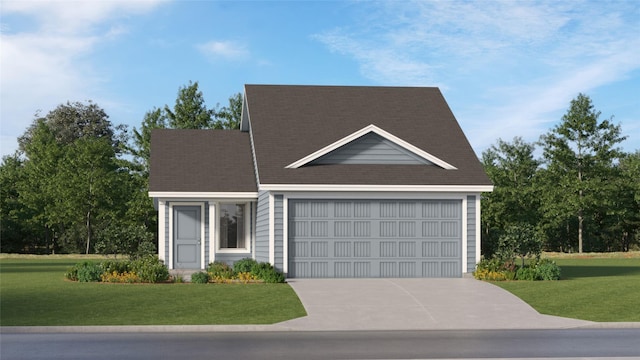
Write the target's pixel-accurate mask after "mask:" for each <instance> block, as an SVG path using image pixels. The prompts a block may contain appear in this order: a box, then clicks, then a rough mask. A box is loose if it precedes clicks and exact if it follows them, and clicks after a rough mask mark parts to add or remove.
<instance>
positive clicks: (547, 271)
mask: <svg viewBox="0 0 640 360" xmlns="http://www.w3.org/2000/svg"><path fill="white" fill-rule="evenodd" d="M535 269H536V275H537V278H538V279H540V280H560V272H561V270H560V267H559V266H558V264H556V262H555V261H553V260H550V259H542V260H540V261H538V262H537V263H536V267H535Z"/></svg>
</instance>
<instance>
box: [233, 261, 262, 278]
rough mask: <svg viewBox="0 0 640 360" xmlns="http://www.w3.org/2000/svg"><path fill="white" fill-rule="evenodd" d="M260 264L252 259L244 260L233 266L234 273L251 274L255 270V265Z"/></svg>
mask: <svg viewBox="0 0 640 360" xmlns="http://www.w3.org/2000/svg"><path fill="white" fill-rule="evenodd" d="M257 263H258V262H257V261H255V260H253V259H251V258H244V259H241V260H238V261H236V262H235V263H234V264H233V271H234V272H235V273H236V274H238V273H245V272H251V269H252V268H253V266H254V265H256V264H257Z"/></svg>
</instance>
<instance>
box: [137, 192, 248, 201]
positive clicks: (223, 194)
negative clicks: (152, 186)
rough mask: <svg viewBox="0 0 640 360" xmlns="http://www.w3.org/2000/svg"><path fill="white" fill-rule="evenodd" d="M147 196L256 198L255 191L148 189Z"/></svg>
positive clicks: (168, 197)
mask: <svg viewBox="0 0 640 360" xmlns="http://www.w3.org/2000/svg"><path fill="white" fill-rule="evenodd" d="M149 197H152V198H163V199H172V198H173V199H257V198H258V193H257V192H175V191H149Z"/></svg>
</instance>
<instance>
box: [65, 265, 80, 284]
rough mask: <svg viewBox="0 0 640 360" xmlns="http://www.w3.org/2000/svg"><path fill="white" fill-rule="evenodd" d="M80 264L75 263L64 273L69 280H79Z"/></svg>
mask: <svg viewBox="0 0 640 360" xmlns="http://www.w3.org/2000/svg"><path fill="white" fill-rule="evenodd" d="M78 265H79V264H75V265H73V266H72V267H70V268H69V269H67V272H66V273H64V277H65V279H67V280H71V281H78V267H79V266H78Z"/></svg>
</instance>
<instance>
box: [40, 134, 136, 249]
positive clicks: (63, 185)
mask: <svg viewBox="0 0 640 360" xmlns="http://www.w3.org/2000/svg"><path fill="white" fill-rule="evenodd" d="M65 150H66V151H65V156H64V157H63V159H62V161H61V162H60V163H59V169H58V172H57V173H56V174H55V175H54V177H53V179H52V180H53V182H54V184H55V186H56V189H55V193H56V198H57V199H58V200H57V201H56V206H55V212H54V215H55V217H54V219H55V220H57V222H58V223H63V224H69V225H71V226H72V228H75V229H79V228H83V229H84V231H83V232H84V239H86V242H85V247H84V250H85V253H86V254H89V251H90V250H91V244H92V238H93V236H94V229H95V227H96V222H98V221H100V220H104V219H107V218H114V217H115V218H117V217H118V216H117V215H116V214H117V210H118V208H119V207H120V208H124V207H123V206H122V205H124V204H123V202H122V201H118V200H123V201H124V199H118V195H119V191H118V189H119V188H121V186H120V185H121V184H122V182H123V179H122V176H120V174H119V173H118V172H117V166H116V162H115V154H114V153H113V148H112V147H111V144H109V143H108V142H107V141H105V140H104V139H101V138H81V139H77V140H76V141H75V142H73V143H72V144H70V145H69V146H67V147H66V148H65ZM72 234H73V235H74V237H75V236H76V235H77V234H75V233H72ZM70 240H74V239H70Z"/></svg>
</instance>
